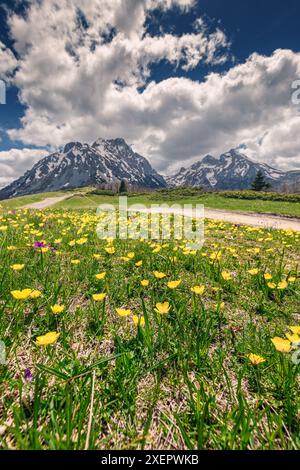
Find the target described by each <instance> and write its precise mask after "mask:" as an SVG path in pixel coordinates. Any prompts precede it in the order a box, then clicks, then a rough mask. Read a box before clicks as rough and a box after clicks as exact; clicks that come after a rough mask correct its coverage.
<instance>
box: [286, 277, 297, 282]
mask: <svg viewBox="0 0 300 470" xmlns="http://www.w3.org/2000/svg"><path fill="white" fill-rule="evenodd" d="M288 282H290V283H294V282H296V278H295V277H294V276H291V277H289V278H288Z"/></svg>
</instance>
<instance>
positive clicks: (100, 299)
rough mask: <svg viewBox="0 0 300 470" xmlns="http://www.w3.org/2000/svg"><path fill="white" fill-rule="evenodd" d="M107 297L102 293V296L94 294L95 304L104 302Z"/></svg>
mask: <svg viewBox="0 0 300 470" xmlns="http://www.w3.org/2000/svg"><path fill="white" fill-rule="evenodd" d="M105 297H106V294H105V293H101V294H93V300H94V301H95V302H102V301H103V300H104V299H105Z"/></svg>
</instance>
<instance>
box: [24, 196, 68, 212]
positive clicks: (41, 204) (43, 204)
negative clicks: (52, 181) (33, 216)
mask: <svg viewBox="0 0 300 470" xmlns="http://www.w3.org/2000/svg"><path fill="white" fill-rule="evenodd" d="M70 196H72V195H71V194H68V195H67V196H57V197H47V198H46V199H43V200H42V201H38V202H33V203H32V204H27V205H26V206H23V207H22V209H47V208H48V207H51V206H54V204H57V203H58V202H61V201H63V200H64V199H67V198H69V197H70Z"/></svg>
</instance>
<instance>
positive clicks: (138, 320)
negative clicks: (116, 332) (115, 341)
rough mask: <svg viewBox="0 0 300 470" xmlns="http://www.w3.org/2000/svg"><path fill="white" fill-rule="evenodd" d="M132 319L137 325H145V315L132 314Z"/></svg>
mask: <svg viewBox="0 0 300 470" xmlns="http://www.w3.org/2000/svg"><path fill="white" fill-rule="evenodd" d="M132 320H133V323H134V324H135V326H145V318H144V316H141V317H139V316H138V315H132Z"/></svg>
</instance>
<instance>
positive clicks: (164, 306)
mask: <svg viewBox="0 0 300 470" xmlns="http://www.w3.org/2000/svg"><path fill="white" fill-rule="evenodd" d="M170 309H171V307H170V304H169V302H163V303H159V302H158V303H157V304H156V309H155V310H156V312H157V313H160V314H166V313H169V311H170Z"/></svg>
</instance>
